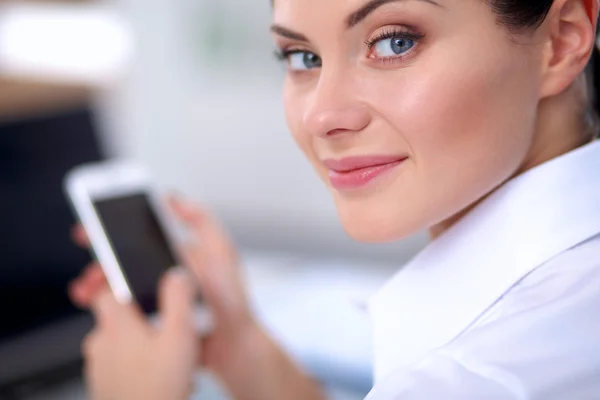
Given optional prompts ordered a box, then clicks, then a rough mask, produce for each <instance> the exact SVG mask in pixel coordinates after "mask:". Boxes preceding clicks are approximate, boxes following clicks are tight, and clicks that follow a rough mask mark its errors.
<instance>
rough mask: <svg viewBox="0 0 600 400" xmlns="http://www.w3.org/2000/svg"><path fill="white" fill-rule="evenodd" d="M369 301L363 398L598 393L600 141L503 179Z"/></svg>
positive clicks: (571, 399)
mask: <svg viewBox="0 0 600 400" xmlns="http://www.w3.org/2000/svg"><path fill="white" fill-rule="evenodd" d="M369 311H370V314H371V317H372V319H373V323H374V338H375V346H374V352H375V359H374V367H375V371H374V375H375V387H374V388H373V390H372V392H371V393H370V394H369V396H368V397H367V399H368V400H389V399H398V400H412V399H419V400H421V399H543V400H554V399H561V400H592V399H600V141H594V142H593V143H591V144H588V145H586V146H583V147H581V148H579V149H576V150H574V151H572V152H570V153H568V154H565V155H563V156H560V157H558V158H555V159H553V160H551V161H549V162H546V163H544V164H542V165H540V166H538V167H536V168H534V169H532V170H530V171H528V172H526V173H524V174H522V175H520V176H518V177H516V178H514V179H513V180H511V181H509V182H507V183H506V184H504V185H503V186H502V187H501V188H499V189H498V190H497V191H495V192H494V193H493V194H492V195H490V196H489V197H488V198H487V199H485V200H484V201H483V202H481V203H480V204H479V205H478V206H477V207H476V208H474V209H473V210H472V211H471V212H470V213H469V214H467V215H466V216H465V217H464V218H463V219H461V220H460V221H459V222H458V223H457V224H455V225H454V226H453V227H452V228H450V229H449V230H448V231H446V232H445V233H444V234H443V235H441V236H440V237H439V238H437V239H435V240H434V241H433V242H431V243H430V244H429V245H428V246H427V247H426V248H425V249H424V250H423V251H422V252H421V253H420V254H418V255H417V256H416V257H415V258H414V259H413V260H412V261H411V262H410V263H409V264H408V265H407V266H406V267H404V268H403V269H402V270H401V271H400V272H398V273H397V274H396V276H395V277H393V278H392V279H391V280H390V281H389V282H388V283H387V284H386V285H385V286H384V287H383V288H382V289H381V290H380V291H379V292H378V293H377V294H375V296H373V298H372V299H371V300H370V302H369Z"/></svg>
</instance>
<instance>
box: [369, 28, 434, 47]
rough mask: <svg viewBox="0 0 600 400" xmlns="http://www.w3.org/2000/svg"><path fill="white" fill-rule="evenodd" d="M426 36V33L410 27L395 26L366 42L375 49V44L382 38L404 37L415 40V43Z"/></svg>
mask: <svg viewBox="0 0 600 400" xmlns="http://www.w3.org/2000/svg"><path fill="white" fill-rule="evenodd" d="M424 37H425V35H424V34H422V33H417V32H415V31H413V30H411V29H408V28H399V27H394V28H388V30H385V31H383V32H381V33H380V34H379V35H377V36H375V37H373V38H370V39H367V40H366V41H365V44H366V45H367V47H368V48H369V50H373V47H375V45H376V44H377V43H379V42H380V41H382V40H386V39H395V38H402V39H409V40H412V41H414V42H415V43H418V42H419V41H421V40H423V38H424Z"/></svg>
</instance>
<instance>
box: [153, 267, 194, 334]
mask: <svg viewBox="0 0 600 400" xmlns="http://www.w3.org/2000/svg"><path fill="white" fill-rule="evenodd" d="M194 293H195V290H194V286H193V285H192V282H191V279H190V275H189V273H188V272H187V270H185V269H184V268H183V267H177V268H171V269H170V270H169V272H168V273H167V275H166V276H165V278H164V279H163V280H162V282H161V287H160V293H159V297H160V314H161V319H162V321H163V323H162V326H163V330H164V331H165V332H166V333H169V334H173V335H176V336H181V335H182V334H183V335H186V334H188V333H189V332H191V331H193V330H194V324H193V322H194V321H193V316H194V299H195V296H194Z"/></svg>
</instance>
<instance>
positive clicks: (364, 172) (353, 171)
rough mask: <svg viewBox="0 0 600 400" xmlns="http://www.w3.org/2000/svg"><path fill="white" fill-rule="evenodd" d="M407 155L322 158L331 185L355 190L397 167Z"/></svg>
mask: <svg viewBox="0 0 600 400" xmlns="http://www.w3.org/2000/svg"><path fill="white" fill-rule="evenodd" d="M407 158H408V157H407V156H398V155H395V156H388V155H385V156H364V157H348V158H344V159H341V160H324V161H323V164H324V165H325V166H326V167H327V168H328V169H329V180H330V182H331V185H332V186H333V187H334V188H336V189H338V190H356V189H361V188H363V187H365V186H366V185H367V184H369V183H371V182H372V181H374V180H375V179H376V178H378V177H380V176H382V175H384V174H386V173H387V172H390V171H391V170H393V169H395V168H396V167H398V166H399V165H400V164H402V163H403V162H404V161H406V159H407Z"/></svg>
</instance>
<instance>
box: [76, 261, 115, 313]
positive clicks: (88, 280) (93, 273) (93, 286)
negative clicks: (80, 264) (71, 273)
mask: <svg viewBox="0 0 600 400" xmlns="http://www.w3.org/2000/svg"><path fill="white" fill-rule="evenodd" d="M107 285H108V284H107V282H106V277H105V276H104V272H103V271H102V268H101V267H100V265H99V264H98V263H92V264H90V265H89V266H88V267H86V269H85V270H84V272H83V273H82V274H81V276H80V277H79V278H77V279H76V280H74V281H73V282H72V283H71V284H70V285H69V296H70V298H71V301H73V303H75V305H76V306H78V307H81V308H89V306H90V303H91V302H92V299H93V298H94V297H96V296H97V295H98V293H99V292H100V291H101V290H102V289H104V288H105V287H106V286H107Z"/></svg>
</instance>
